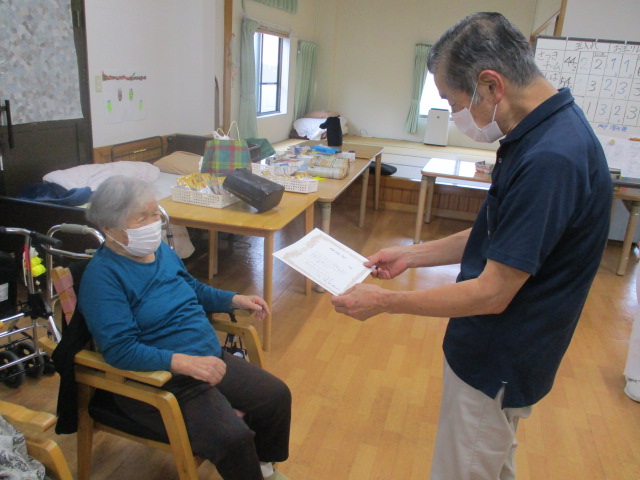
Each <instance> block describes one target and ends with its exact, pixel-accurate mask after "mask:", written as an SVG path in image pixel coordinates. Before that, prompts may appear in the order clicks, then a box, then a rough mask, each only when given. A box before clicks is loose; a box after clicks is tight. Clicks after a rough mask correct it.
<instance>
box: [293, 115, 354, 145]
mask: <svg viewBox="0 0 640 480" xmlns="http://www.w3.org/2000/svg"><path fill="white" fill-rule="evenodd" d="M329 117H340V126H341V127H342V134H343V135H346V134H347V133H349V129H348V122H347V119H346V118H344V117H343V116H341V115H340V114H339V113H337V112H330V111H316V112H310V113H307V114H305V116H304V117H301V118H298V119H296V120H295V121H294V122H293V128H291V132H290V133H289V138H299V139H303V140H322V139H324V138H326V133H327V130H326V129H324V128H320V125H321V124H323V123H324V122H325V120H326V119H327V118H329Z"/></svg>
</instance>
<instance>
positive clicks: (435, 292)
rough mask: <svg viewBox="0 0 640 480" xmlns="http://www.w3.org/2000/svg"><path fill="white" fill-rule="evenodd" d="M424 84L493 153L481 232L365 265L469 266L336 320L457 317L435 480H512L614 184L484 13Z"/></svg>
mask: <svg viewBox="0 0 640 480" xmlns="http://www.w3.org/2000/svg"><path fill="white" fill-rule="evenodd" d="M428 67H429V71H430V72H432V73H433V74H434V76H435V82H436V86H437V87H438V91H439V92H440V95H441V97H442V98H445V99H447V100H448V101H449V105H450V106H451V111H452V114H451V116H452V118H453V120H454V122H455V124H456V126H457V127H458V128H459V129H460V130H461V131H462V132H464V133H465V134H467V135H468V136H469V137H471V138H473V139H475V140H479V141H485V142H494V141H496V140H498V139H499V138H501V137H503V136H504V139H503V140H501V142H500V148H499V149H498V151H497V161H496V166H495V168H494V171H493V174H492V184H491V188H490V189H489V192H488V195H487V198H486V199H485V201H484V203H483V205H482V207H481V209H480V212H479V213H478V217H477V219H476V221H475V223H474V225H473V227H472V228H470V229H469V230H465V231H463V232H460V233H457V234H454V235H452V236H450V237H447V238H443V239H440V240H435V241H432V242H428V243H424V244H420V245H411V246H406V247H391V248H385V249H383V250H380V251H379V252H377V253H375V254H373V255H372V256H370V257H369V259H368V260H369V261H368V262H367V263H366V264H365V265H367V266H374V265H375V267H376V268H375V269H374V270H373V273H372V275H373V276H374V277H377V278H381V279H390V278H394V277H396V276H397V275H400V274H401V273H402V272H404V271H405V270H406V269H408V268H417V267H430V266H436V265H447V264H455V263H460V264H461V268H460V274H459V275H458V278H457V282H456V283H455V284H451V285H444V286H440V287H436V288H431V289H428V290H414V291H392V290H386V289H383V288H380V287H378V286H375V285H366V284H359V285H356V286H355V287H353V288H352V289H350V290H349V291H347V292H346V293H345V294H343V295H340V296H337V297H333V298H332V302H333V304H334V306H335V308H336V311H338V312H341V313H344V314H346V315H350V316H352V317H354V318H357V319H359V320H365V319H367V318H369V317H372V316H374V315H377V314H380V313H409V314H415V315H423V316H427V317H451V318H450V320H449V324H448V327H447V331H446V334H445V337H444V343H443V349H444V357H445V361H444V373H443V392H442V406H441V410H440V419H439V423H438V433H437V438H436V444H435V448H434V456H433V462H432V470H431V480H452V479H455V480H467V479H487V480H495V479H497V478H499V479H501V480H504V479H513V478H515V469H514V453H515V446H516V428H517V425H518V420H519V419H521V418H526V417H528V416H529V415H530V413H531V408H532V406H533V405H534V404H535V403H536V402H538V401H539V400H540V399H541V398H542V397H544V396H545V395H546V394H547V393H548V392H549V391H550V390H551V386H552V384H553V380H554V377H555V374H556V371H557V369H558V366H559V365H560V361H561V360H562V357H563V355H564V353H565V351H566V349H567V347H568V345H569V342H570V341H571V337H572V335H573V332H574V330H575V328H576V324H577V322H578V319H579V318H580V313H581V312H582V308H583V305H584V303H585V300H586V298H587V294H588V292H589V288H590V286H591V283H592V281H593V278H594V276H595V274H596V272H597V270H598V265H599V264H600V260H601V258H602V253H603V250H604V246H605V242H606V240H607V234H608V228H609V210H610V207H611V201H612V192H613V188H612V184H611V177H610V175H609V171H608V167H607V163H606V161H605V156H604V153H603V150H602V148H601V146H600V143H599V141H598V140H597V138H596V136H595V134H594V133H593V131H592V129H591V127H590V126H589V124H588V122H587V119H586V118H585V116H584V114H583V113H582V111H581V110H580V108H578V107H577V106H576V105H575V103H574V101H573V97H572V96H571V92H570V91H569V90H568V89H561V90H560V91H558V90H556V89H555V88H554V87H553V86H552V85H551V84H550V83H549V82H548V81H547V80H546V79H545V78H544V76H543V75H542V74H541V73H540V71H539V69H538V68H537V66H536V65H535V62H534V58H533V52H532V49H531V46H530V45H529V42H528V41H527V39H526V38H525V37H524V36H523V35H522V33H521V32H520V31H519V30H518V29H517V28H516V27H515V26H514V25H512V24H511V23H510V22H509V21H508V20H506V19H505V18H504V17H503V16H502V15H500V14H498V13H476V14H474V15H470V16H469V17H467V18H465V19H463V20H462V21H460V22H459V23H458V24H457V25H455V26H453V27H452V28H450V29H449V30H448V31H447V32H446V33H445V34H444V35H443V36H442V37H441V38H440V40H438V42H437V43H436V44H435V45H434V46H433V48H432V50H431V53H430V56H429V61H428Z"/></svg>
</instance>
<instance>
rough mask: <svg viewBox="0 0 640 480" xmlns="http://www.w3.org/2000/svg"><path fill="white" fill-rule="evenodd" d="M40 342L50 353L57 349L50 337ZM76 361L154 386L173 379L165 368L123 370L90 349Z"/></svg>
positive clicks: (41, 339) (109, 373)
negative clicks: (145, 370)
mask: <svg viewBox="0 0 640 480" xmlns="http://www.w3.org/2000/svg"><path fill="white" fill-rule="evenodd" d="M38 343H39V344H40V346H41V347H42V349H43V350H44V351H45V352H47V353H48V354H49V355H51V354H53V351H54V350H55V349H56V346H57V343H55V342H54V341H53V340H52V339H50V338H48V337H42V338H40V339H38ZM75 363H76V364H77V365H82V366H85V367H89V368H93V369H95V370H100V371H102V372H104V373H105V374H106V375H107V376H110V377H120V378H127V379H130V380H135V381H136V382H140V383H145V384H147V385H151V386H153V387H161V386H162V385H164V384H165V383H167V382H168V381H169V380H171V377H172V375H171V372H167V371H165V370H157V371H150V372H135V371H133V370H121V369H119V368H116V367H112V366H111V365H109V364H108V363H107V362H105V360H104V357H103V356H102V355H100V354H99V353H98V352H92V351H90V350H81V351H80V352H78V353H77V354H76V356H75Z"/></svg>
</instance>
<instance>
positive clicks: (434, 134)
mask: <svg viewBox="0 0 640 480" xmlns="http://www.w3.org/2000/svg"><path fill="white" fill-rule="evenodd" d="M448 139H449V110H445V109H443V108H432V109H430V110H429V116H428V117H427V129H426V131H425V132H424V142H423V143H425V144H428V145H441V146H443V147H445V146H446V145H447V140H448Z"/></svg>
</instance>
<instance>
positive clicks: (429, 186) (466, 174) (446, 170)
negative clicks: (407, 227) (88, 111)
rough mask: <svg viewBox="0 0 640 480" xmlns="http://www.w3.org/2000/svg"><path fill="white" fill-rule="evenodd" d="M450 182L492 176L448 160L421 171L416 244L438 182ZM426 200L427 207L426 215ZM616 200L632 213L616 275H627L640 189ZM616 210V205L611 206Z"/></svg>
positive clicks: (622, 191)
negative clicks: (447, 179)
mask: <svg viewBox="0 0 640 480" xmlns="http://www.w3.org/2000/svg"><path fill="white" fill-rule="evenodd" d="M437 177H441V178H450V179H453V180H469V181H474V182H480V183H486V184H490V183H491V175H489V174H486V173H478V172H476V168H475V163H474V162H469V161H463V160H448V159H442V158H432V159H431V160H429V161H428V162H427V164H426V165H425V166H424V167H423V168H422V181H421V183H420V196H419V198H418V213H417V215H416V228H415V233H414V236H413V243H420V235H421V232H422V223H423V221H424V223H429V222H430V221H431V208H432V205H433V190H434V187H435V184H436V178H437ZM425 197H426V198H427V205H426V211H425V205H424V203H425ZM613 198H614V200H615V199H617V198H618V199H620V200H622V203H623V204H624V206H625V207H626V208H627V210H628V211H629V220H628V222H627V229H626V231H625V235H624V240H623V242H622V252H621V253H620V259H619V260H618V268H617V270H616V274H617V275H624V274H625V272H626V270H627V262H628V261H629V255H630V253H631V244H632V243H633V237H634V234H635V231H636V228H637V226H638V218H639V217H640V189H637V188H629V187H621V188H618V189H615V190H614V192H613ZM612 209H613V205H612Z"/></svg>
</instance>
